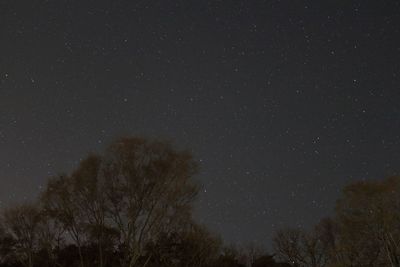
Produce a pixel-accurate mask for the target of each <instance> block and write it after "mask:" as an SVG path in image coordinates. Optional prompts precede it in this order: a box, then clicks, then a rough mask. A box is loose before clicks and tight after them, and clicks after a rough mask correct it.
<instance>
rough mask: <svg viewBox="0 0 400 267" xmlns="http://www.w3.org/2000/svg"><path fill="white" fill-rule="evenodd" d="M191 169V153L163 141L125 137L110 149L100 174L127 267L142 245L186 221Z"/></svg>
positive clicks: (192, 186)
mask: <svg viewBox="0 0 400 267" xmlns="http://www.w3.org/2000/svg"><path fill="white" fill-rule="evenodd" d="M196 169H197V168H196V164H195V162H194V161H193V159H192V156H191V155H190V153H187V152H181V151H176V150H174V149H172V147H171V145H170V144H169V143H166V142H149V141H147V140H145V139H141V138H128V139H121V140H119V141H117V142H115V143H114V144H112V145H111V146H110V148H109V149H108V151H107V153H106V155H105V159H104V162H103V167H102V175H103V179H104V182H105V195H106V196H107V202H108V204H107V206H108V208H109V209H108V212H109V215H110V218H111V220H112V222H113V223H114V225H115V226H116V227H117V229H118V231H119V232H120V234H121V235H120V245H121V247H123V248H124V252H125V253H124V264H125V265H126V266H131V267H132V266H136V265H137V263H138V260H139V258H140V256H141V255H142V254H143V249H144V245H145V244H146V243H147V242H149V241H151V240H153V239H154V238H156V237H157V236H158V235H159V234H160V233H168V232H170V231H172V230H174V229H176V228H177V227H178V228H179V225H180V224H181V223H182V222H184V221H187V220H188V219H190V217H191V207H192V205H191V204H192V201H193V199H194V197H195V196H196V194H197V192H198V187H197V185H196V184H195V183H194V182H193V180H191V178H192V176H193V175H194V174H195V172H196Z"/></svg>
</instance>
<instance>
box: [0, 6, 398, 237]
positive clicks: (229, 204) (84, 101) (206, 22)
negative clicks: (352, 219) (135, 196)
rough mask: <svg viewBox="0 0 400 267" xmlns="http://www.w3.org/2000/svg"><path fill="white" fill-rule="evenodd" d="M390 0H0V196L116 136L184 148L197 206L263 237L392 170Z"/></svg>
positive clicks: (201, 214)
mask: <svg viewBox="0 0 400 267" xmlns="http://www.w3.org/2000/svg"><path fill="white" fill-rule="evenodd" d="M399 29H400V4H399V1H390V0H385V1H368V0H359V1H351V0H349V1H320V0H318V1H289V0H287V1H283V0H282V1H278V0H269V1H243V0H241V1H206V0H204V1H190V0H175V1H168V0H157V1H143V0H142V1H133V0H131V1H121V0H114V1H104V0H87V1H81V0H57V1H55V0H53V1H52V0H48V1H39V0H29V1H28V0H26V1H15V0H3V1H1V2H0V52H1V57H0V201H1V203H2V205H3V206H5V205H9V204H10V203H15V202H19V201H23V200H29V199H32V198H33V197H35V196H36V195H37V194H38V192H39V191H40V188H41V186H42V185H44V184H45V181H46V179H47V178H48V177H49V176H52V175H56V174H59V173H62V172H70V171H72V170H73V168H74V167H75V166H76V165H77V163H78V162H79V160H80V159H81V158H82V157H84V156H85V155H87V154H88V152H90V151H101V150H102V149H104V148H105V147H106V145H107V144H109V143H110V142H111V141H113V140H114V139H115V138H117V137H120V136H125V135H144V136H149V137H153V138H162V139H170V140H173V141H174V143H175V144H176V146H177V147H185V148H189V149H191V150H192V151H193V153H194V155H195V157H196V160H198V162H199V163H200V166H201V173H200V175H198V177H197V179H199V180H200V181H201V183H202V184H203V188H202V191H201V193H200V196H199V200H198V202H197V204H196V218H197V219H198V220H199V221H200V222H203V223H205V224H207V225H208V226H209V227H210V229H211V230H212V231H215V232H217V233H220V234H221V235H222V237H223V238H224V239H225V240H226V241H227V242H242V243H246V242H253V241H254V242H256V243H259V244H268V243H269V242H270V238H271V235H272V233H273V232H274V230H275V229H277V228H279V227H282V226H287V225H291V226H296V225H297V226H304V227H310V226H311V225H312V224H314V223H316V222H317V221H318V220H319V219H320V218H321V217H323V216H326V215H329V214H330V213H331V212H332V210H333V207H334V203H335V200H336V199H337V197H338V196H339V194H340V190H341V188H342V187H343V185H345V184H347V183H349V182H351V181H355V180H359V179H371V178H383V177H385V176H388V175H394V174H398V173H399V171H400V150H399V148H400V30H399Z"/></svg>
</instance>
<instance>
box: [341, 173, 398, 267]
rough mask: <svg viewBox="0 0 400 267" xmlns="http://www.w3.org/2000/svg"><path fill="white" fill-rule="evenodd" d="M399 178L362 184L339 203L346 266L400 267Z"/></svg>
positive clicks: (350, 189)
mask: <svg viewBox="0 0 400 267" xmlns="http://www.w3.org/2000/svg"><path fill="white" fill-rule="evenodd" d="M399 210H400V177H391V178H388V179H384V180H379V181H361V182H356V183H353V184H350V185H349V186H347V187H345V188H344V190H343V196H342V197H341V199H339V201H338V202H337V206H336V216H337V221H338V224H339V228H340V246H341V250H342V251H343V254H344V255H345V257H344V258H343V261H344V263H345V264H352V265H355V266H377V265H379V264H383V265H386V266H392V267H398V266H400V228H399V225H400V212H399Z"/></svg>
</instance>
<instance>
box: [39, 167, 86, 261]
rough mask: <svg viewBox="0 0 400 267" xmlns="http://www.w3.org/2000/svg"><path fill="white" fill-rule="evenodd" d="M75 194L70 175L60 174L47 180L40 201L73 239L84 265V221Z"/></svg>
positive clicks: (48, 213)
mask: <svg viewBox="0 0 400 267" xmlns="http://www.w3.org/2000/svg"><path fill="white" fill-rule="evenodd" d="M75 196H76V195H75V191H74V183H73V182H72V179H71V177H69V176H66V175H60V176H58V177H54V178H52V179H51V180H49V182H48V183H47V187H46V188H45V190H44V192H43V193H42V195H41V203H42V205H43V209H44V211H45V212H46V214H47V215H48V216H49V218H51V219H53V220H55V221H56V222H57V223H59V224H61V226H62V229H63V230H64V232H65V233H66V234H67V235H68V236H69V238H70V239H71V240H73V241H74V243H75V244H76V246H77V248H78V252H79V261H80V266H81V267H84V265H85V264H84V259H83V252H82V247H83V244H84V241H85V237H86V234H85V221H84V214H83V210H82V209H80V208H79V204H78V203H77V201H76V198H75Z"/></svg>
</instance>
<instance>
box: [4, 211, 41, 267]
mask: <svg viewBox="0 0 400 267" xmlns="http://www.w3.org/2000/svg"><path fill="white" fill-rule="evenodd" d="M40 220H41V216H40V211H39V209H38V208H37V207H36V206H34V205H28V204H22V205H18V206H15V207H12V208H8V209H6V210H4V212H3V227H4V230H5V233H6V235H8V236H9V240H10V239H11V240H13V242H12V243H11V242H10V243H11V244H13V251H12V252H13V254H14V256H15V258H16V259H17V260H18V261H19V262H21V263H22V264H23V265H24V266H27V267H32V266H33V264H34V259H33V258H34V254H35V252H36V251H37V248H38V240H39V239H38V227H39V224H40Z"/></svg>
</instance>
